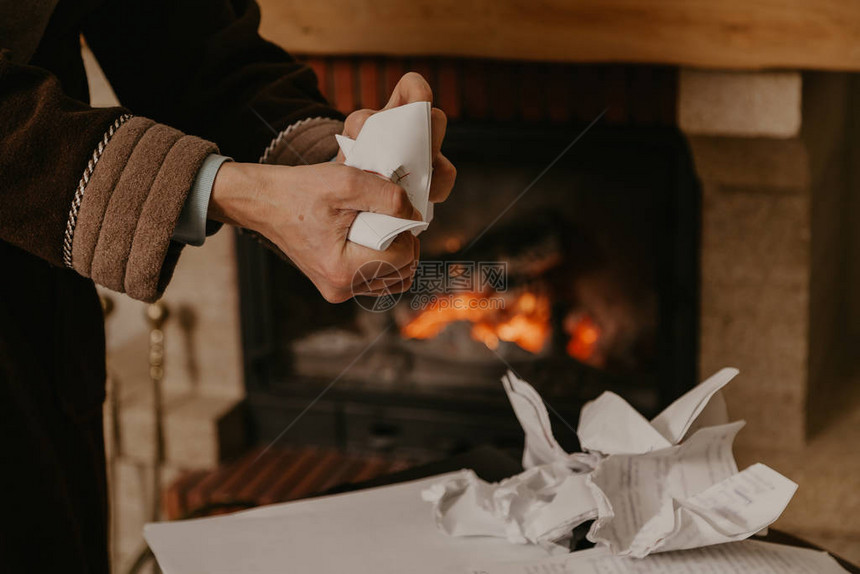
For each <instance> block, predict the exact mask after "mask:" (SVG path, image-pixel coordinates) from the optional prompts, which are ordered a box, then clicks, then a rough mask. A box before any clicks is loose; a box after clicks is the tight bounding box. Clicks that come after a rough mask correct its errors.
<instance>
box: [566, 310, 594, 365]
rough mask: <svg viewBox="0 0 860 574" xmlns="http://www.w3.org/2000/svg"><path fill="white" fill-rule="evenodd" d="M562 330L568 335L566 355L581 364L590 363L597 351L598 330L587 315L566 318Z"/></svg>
mask: <svg viewBox="0 0 860 574" xmlns="http://www.w3.org/2000/svg"><path fill="white" fill-rule="evenodd" d="M564 330H565V331H566V332H567V334H568V335H570V340H568V342H567V354H568V355H570V356H571V357H573V358H574V359H576V360H578V361H581V362H583V363H590V362H591V359H592V358H593V357H594V354H595V351H596V350H597V341H598V340H599V339H600V328H599V327H598V326H597V324H596V323H595V322H594V320H593V319H592V318H591V317H589V316H588V315H584V314H583V315H578V316H573V317H568V319H567V320H566V321H565V324H564Z"/></svg>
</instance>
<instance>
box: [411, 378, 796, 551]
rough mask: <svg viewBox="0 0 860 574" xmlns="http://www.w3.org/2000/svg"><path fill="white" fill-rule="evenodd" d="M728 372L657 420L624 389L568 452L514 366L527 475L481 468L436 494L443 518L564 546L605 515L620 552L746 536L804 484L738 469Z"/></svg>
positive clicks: (511, 390)
mask: <svg viewBox="0 0 860 574" xmlns="http://www.w3.org/2000/svg"><path fill="white" fill-rule="evenodd" d="M737 374H738V371H737V369H731V368H727V369H722V370H721V371H719V372H718V373H716V374H715V375H714V376H712V377H711V378H709V379H708V380H706V381H704V382H703V383H701V384H700V385H698V386H697V387H695V388H694V389H692V390H691V391H689V392H688V393H687V394H685V395H684V396H682V397H681V398H679V399H678V400H676V401H675V402H674V403H672V404H671V405H669V407H667V408H666V409H665V410H664V411H663V412H662V413H660V414H659V415H658V416H657V417H655V418H654V419H653V420H651V421H650V422H649V421H648V420H647V419H645V418H644V417H642V415H640V414H639V413H638V412H637V411H636V410H635V409H633V407H631V406H630V405H629V404H628V403H627V402H626V401H624V400H623V399H622V398H621V397H619V396H618V395H616V394H614V393H611V392H605V393H603V394H602V395H601V396H600V397H598V398H597V399H595V400H594V401H591V402H589V403H588V404H586V405H585V406H584V407H583V409H582V412H581V415H580V421H579V425H578V427H577V435H578V437H579V440H580V444H581V446H582V448H583V450H584V451H585V452H581V453H567V452H565V451H564V449H562V448H561V446H560V445H559V444H558V442H557V441H556V440H555V437H554V436H553V433H552V427H551V423H550V420H549V415H548V413H547V411H546V408H545V406H544V403H543V400H542V399H541V398H540V395H539V394H538V393H537V391H535V389H534V388H533V387H532V386H531V385H529V384H528V383H526V382H525V381H523V380H522V379H519V378H518V377H517V376H516V375H514V374H513V373H512V372H508V374H507V375H506V376H505V377H503V379H502V384H503V385H504V388H505V391H506V393H507V394H508V398H509V399H510V401H511V406H512V407H513V409H514V412H515V414H516V416H517V419H518V420H519V421H520V424H521V425H522V427H523V430H524V432H525V448H524V451H523V467H524V468H525V469H526V470H525V471H524V472H522V473H520V474H517V475H515V476H512V477H510V478H507V479H505V480H503V481H501V482H499V483H488V482H486V481H483V480H481V479H480V478H478V477H477V476H476V475H475V474H474V473H473V472H471V471H468V470H466V471H463V472H462V473H461V474H460V475H458V476H456V477H454V478H452V479H449V480H447V481H445V482H442V483H438V484H436V485H434V486H432V487H431V488H429V489H427V490H425V491H424V493H423V494H422V496H423V498H424V499H425V500H427V501H429V502H432V503H433V508H434V517H435V520H436V523H437V525H438V526H439V528H441V529H442V530H443V531H445V532H447V533H448V534H450V535H452V536H495V537H503V538H506V539H507V540H508V541H510V542H512V543H519V544H538V545H541V546H544V547H546V548H548V549H551V550H558V549H559V548H560V547H559V546H558V544H559V543H561V542H563V541H564V540H565V539H566V538H567V537H568V536H569V535H570V532H571V530H572V529H573V528H574V527H576V526H577V525H579V524H582V523H583V522H585V521H587V520H592V519H595V521H594V523H593V524H592V526H591V529H590V530H589V533H588V539H589V540H591V541H593V542H595V543H597V544H598V545H602V546H605V547H607V548H609V549H610V550H611V551H612V552H613V553H615V554H618V555H629V556H635V557H642V556H646V555H648V554H650V553H652V552H662V551H667V550H679V549H684V548H695V547H700V546H706V545H710V544H719V543H723V542H730V541H734V540H742V539H744V538H747V537H749V536H752V535H753V534H755V533H756V532H758V531H760V530H762V529H763V528H766V527H767V526H768V525H769V524H771V523H772V522H773V521H774V520H776V519H777V518H778V517H779V515H780V514H782V512H783V510H784V509H785V507H786V505H787V504H788V502H789V500H790V499H791V497H792V496H793V495H794V492H795V490H796V489H797V485H796V484H794V483H793V482H791V481H790V480H788V479H787V478H785V477H784V476H782V475H780V474H779V473H777V472H776V471H774V470H772V469H770V468H768V467H766V466H765V465H762V464H756V465H753V466H751V467H749V468H747V469H746V470H744V471H742V472H738V469H737V465H736V463H735V460H734V457H733V455H732V443H733V441H734V438H735V436H736V435H737V433H738V431H739V430H740V429H741V428H742V427H743V425H744V423H743V421H738V422H734V423H728V417H727V414H726V408H725V401H724V400H723V399H722V395H721V394H720V389H722V388H723V387H724V386H725V385H726V384H728V383H729V381H731V380H732V379H733V378H734V377H735V376H736V375H737Z"/></svg>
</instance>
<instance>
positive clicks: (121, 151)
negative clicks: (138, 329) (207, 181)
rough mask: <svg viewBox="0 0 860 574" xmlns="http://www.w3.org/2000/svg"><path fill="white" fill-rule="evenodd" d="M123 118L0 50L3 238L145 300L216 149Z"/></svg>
mask: <svg viewBox="0 0 860 574" xmlns="http://www.w3.org/2000/svg"><path fill="white" fill-rule="evenodd" d="M127 118H128V112H127V111H126V110H124V109H122V108H102V109H94V108H91V107H89V106H87V105H86V104H84V103H82V102H79V101H76V100H74V99H72V98H69V97H67V96H66V95H65V94H64V93H63V91H62V89H61V87H60V84H59V82H58V81H57V79H56V78H55V77H54V76H53V75H51V74H50V73H49V72H47V71H45V70H43V69H41V68H37V67H32V66H25V65H18V64H15V63H13V62H12V61H10V59H9V58H8V53H6V52H0V240H2V241H6V242H8V243H11V244H13V245H16V246H18V247H20V248H21V249H24V250H25V251H28V252H30V253H32V254H34V255H37V256H38V257H41V258H42V259H45V260H47V261H49V262H51V263H53V264H54V265H58V266H63V265H66V266H69V263H71V266H72V267H73V268H74V269H75V270H77V271H78V272H79V273H81V274H82V275H84V276H87V277H92V278H93V279H94V280H95V281H96V282H97V283H100V284H102V285H104V286H106V287H108V288H110V289H113V290H116V291H120V292H126V293H128V294H129V295H131V296H132V297H135V298H137V299H142V300H145V301H151V300H154V299H156V298H157V297H158V296H159V295H160V293H161V292H162V291H163V289H164V287H165V285H166V284H167V281H168V280H169V278H170V275H171V274H172V271H173V266H174V264H175V261H176V258H177V255H178V249H179V246H178V245H176V244H172V243H171V241H170V237H171V235H172V233H173V228H174V227H175V225H176V221H177V219H178V217H179V212H180V211H181V209H182V206H183V204H184V202H185V197H186V195H187V193H188V191H189V189H190V188H191V184H192V182H193V179H194V176H195V175H196V173H197V170H198V169H199V167H200V164H201V163H202V162H203V159H204V158H205V157H206V156H207V155H208V154H210V153H213V152H215V151H217V148H216V146H215V145H214V144H213V143H211V142H208V141H205V140H202V139H199V138H196V137H192V136H186V135H184V134H183V133H182V132H179V131H178V130H175V129H173V128H169V127H167V126H164V125H160V124H156V123H155V122H153V121H151V120H147V119H145V118H131V119H127ZM64 244H65V246H66V249H65V253H64Z"/></svg>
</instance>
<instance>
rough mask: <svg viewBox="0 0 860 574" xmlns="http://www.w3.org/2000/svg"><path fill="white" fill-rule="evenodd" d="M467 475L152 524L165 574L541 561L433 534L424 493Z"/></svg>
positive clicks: (278, 573) (508, 547)
mask: <svg viewBox="0 0 860 574" xmlns="http://www.w3.org/2000/svg"><path fill="white" fill-rule="evenodd" d="M462 474H463V473H462V472H457V473H451V474H447V475H440V476H437V477H434V478H430V479H426V480H419V481H415V482H408V483H403V484H398V485H394V486H388V487H382V488H374V489H369V490H363V491H360V492H355V493H348V494H340V495H335V496H328V497H323V498H316V499H311V500H306V501H299V502H293V503H286V504H276V505H272V506H267V507H264V508H260V509H255V510H249V511H245V512H240V513H236V514H231V515H228V516H221V517H215V518H203V519H198V520H184V521H177V522H163V523H156V524H148V525H146V527H145V529H144V536H145V538H146V541H147V542H148V543H149V546H150V548H152V551H153V552H154V553H155V556H156V558H157V559H158V563H159V565H160V566H161V568H162V569H163V570H164V572H165V574H201V573H207V574H228V573H229V574H236V573H237V572H241V573H244V574H283V573H284V572H294V573H297V574H301V573H305V572H308V573H310V572H313V573H314V574H343V573H345V572H348V573H350V574H403V573H404V572H409V573H410V574H439V573H441V572H465V571H466V570H467V568H468V566H469V565H470V564H475V563H480V562H490V561H525V560H537V559H540V558H544V557H546V556H548V554H547V552H546V551H544V550H542V549H541V548H539V547H536V546H525V545H514V544H509V543H507V542H505V541H504V540H503V539H500V538H489V537H470V538H453V537H450V536H447V535H446V534H444V533H443V532H441V531H440V530H438V529H437V528H436V526H435V525H434V524H433V521H432V519H430V517H429V516H428V514H427V504H426V503H425V502H423V501H422V500H421V497H420V493H421V491H422V490H424V489H426V488H428V487H429V486H430V485H431V484H433V483H436V482H439V480H440V479H444V478H446V477H447V478H455V477H459V476H462Z"/></svg>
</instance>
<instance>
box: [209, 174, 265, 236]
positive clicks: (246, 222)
mask: <svg viewBox="0 0 860 574" xmlns="http://www.w3.org/2000/svg"><path fill="white" fill-rule="evenodd" d="M260 167H261V166H258V165H256V164H247V163H237V162H227V163H224V164H223V165H222V166H221V168H220V169H219V170H218V174H217V175H216V176H215V182H214V183H213V184H212V194H211V195H210V196H209V208H208V212H207V218H208V219H211V220H213V221H219V222H221V223H228V224H230V225H236V226H239V227H248V228H252V229H253V228H254V221H253V220H254V217H253V214H254V213H258V212H259V209H258V208H257V207H256V206H257V205H258V204H259V202H260V199H261V198H260V187H261V186H260V185H259V182H258V179H259V178H258V175H257V173H256V172H257V170H258V169H259V168H260Z"/></svg>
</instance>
